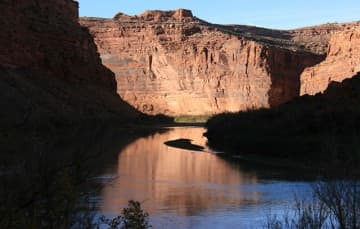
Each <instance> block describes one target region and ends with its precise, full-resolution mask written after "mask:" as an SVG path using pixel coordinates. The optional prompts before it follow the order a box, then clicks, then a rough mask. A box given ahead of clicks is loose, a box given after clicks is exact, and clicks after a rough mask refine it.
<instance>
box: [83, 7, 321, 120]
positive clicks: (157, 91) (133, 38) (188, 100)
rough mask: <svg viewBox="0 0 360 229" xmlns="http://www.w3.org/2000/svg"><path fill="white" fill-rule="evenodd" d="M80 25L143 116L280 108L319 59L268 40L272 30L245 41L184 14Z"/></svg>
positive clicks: (90, 21) (123, 17)
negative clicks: (91, 36)
mask: <svg viewBox="0 0 360 229" xmlns="http://www.w3.org/2000/svg"><path fill="white" fill-rule="evenodd" d="M80 23H81V24H82V25H83V26H86V27H88V28H89V30H90V33H91V34H92V35H93V36H94V39H95V42H96V44H97V46H98V48H99V52H100V53H101V58H102V60H103V63H104V64H105V65H106V66H107V67H109V68H110V69H111V70H112V71H113V72H114V73H115V74H116V80H117V84H118V93H119V95H120V96H121V97H122V98H123V99H124V100H126V101H127V102H129V103H130V104H131V105H133V106H134V107H135V108H137V109H138V110H140V111H142V112H145V113H149V114H157V113H163V114H168V115H201V114H214V113H221V112H227V111H239V110H246V109H251V108H260V107H270V106H274V105H278V104H280V103H283V102H286V101H288V100H290V99H291V98H293V97H295V96H298V95H299V90H300V80H299V77H300V74H301V72H302V71H303V69H304V68H306V67H309V66H312V65H315V64H317V63H318V62H320V61H321V60H322V58H323V57H322V56H321V55H316V54H314V53H311V52H310V51H311V50H306V49H305V48H303V50H300V49H297V45H296V44H295V43H294V42H293V41H292V40H291V39H290V38H289V40H287V41H285V39H283V38H281V39H280V38H279V39H280V41H281V42H280V41H279V39H278V38H277V37H275V38H276V39H275V38H274V36H273V37H272V38H271V41H270V39H269V38H268V37H267V33H268V32H269V31H270V30H269V31H268V30H264V31H263V34H258V33H254V34H252V33H250V35H249V33H247V32H243V31H239V27H236V28H238V30H235V29H234V28H230V27H229V26H221V25H213V24H209V23H207V22H204V21H201V20H199V19H197V18H195V17H193V15H192V13H191V12H190V11H188V10H177V11H147V12H145V13H143V14H140V15H138V16H134V17H131V16H128V15H125V14H121V13H120V14H118V15H116V16H115V17H114V19H101V18H82V19H81V20H80ZM255 31H259V30H255ZM280 35H281V34H280ZM284 36H285V35H284ZM294 49H295V51H294Z"/></svg>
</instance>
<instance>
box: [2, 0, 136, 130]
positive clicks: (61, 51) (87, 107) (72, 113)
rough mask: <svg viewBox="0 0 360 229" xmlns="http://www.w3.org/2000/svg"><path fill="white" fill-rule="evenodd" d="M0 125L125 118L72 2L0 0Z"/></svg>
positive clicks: (109, 75)
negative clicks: (108, 117)
mask: <svg viewBox="0 0 360 229" xmlns="http://www.w3.org/2000/svg"><path fill="white" fill-rule="evenodd" d="M0 8H1V9H2V11H1V17H0V24H1V28H2V30H1V33H0V50H1V52H0V74H1V75H0V106H1V109H2V111H1V113H0V124H1V127H4V128H5V127H6V126H8V127H12V126H13V125H15V126H17V125H22V124H24V123H35V122H36V121H44V120H48V119H58V120H64V119H74V120H76V119H87V118H93V117H100V116H103V117H104V116H114V114H118V115H120V116H123V117H125V116H131V115H132V114H135V113H136V112H135V111H133V110H132V108H130V107H129V106H128V105H127V104H125V103H124V102H123V101H121V100H120V98H119V97H118V95H117V94H116V82H115V78H114V74H113V73H112V72H111V71H110V70H109V69H107V68H106V67H105V66H103V65H102V63H101V59H100V57H99V54H98V52H97V47H96V45H95V44H94V42H93V39H92V37H91V35H90V34H89V33H88V30H87V29H86V28H83V27H81V26H80V25H79V23H78V3H77V2H75V1H72V0H52V1H47V0H16V1H13V0H3V1H0Z"/></svg>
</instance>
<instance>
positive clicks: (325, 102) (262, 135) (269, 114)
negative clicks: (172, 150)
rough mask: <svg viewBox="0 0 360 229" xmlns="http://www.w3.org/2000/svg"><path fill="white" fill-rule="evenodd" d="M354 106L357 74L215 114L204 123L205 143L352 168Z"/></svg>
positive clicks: (356, 129)
mask: <svg viewBox="0 0 360 229" xmlns="http://www.w3.org/2000/svg"><path fill="white" fill-rule="evenodd" d="M359 105H360V74H358V75H357V76H355V77H354V78H352V79H348V80H345V81H344V82H343V83H341V84H340V83H333V84H332V85H330V86H329V88H328V89H327V91H326V92H324V93H323V94H317V95H316V96H303V97H300V98H297V99H295V100H293V101H291V102H289V103H287V104H283V105H281V106H279V107H276V108H272V109H260V110H252V111H247V112H240V113H228V114H221V115H217V116H215V117H213V118H211V119H210V120H209V121H208V122H207V123H206V127H207V130H208V131H207V133H206V136H207V138H208V140H209V145H210V146H211V147H213V148H215V149H217V150H219V151H225V152H227V153H229V154H235V155H243V156H253V155H257V156H262V157H269V158H280V159H286V160H292V161H294V162H296V163H294V164H302V165H304V166H306V167H314V166H316V167H321V166H322V167H327V168H334V167H338V168H341V167H343V166H344V165H346V166H350V167H351V168H354V169H358V168H359V166H358V165H360V144H359V141H358V138H359V137H360V121H359V120H360V106H359Z"/></svg>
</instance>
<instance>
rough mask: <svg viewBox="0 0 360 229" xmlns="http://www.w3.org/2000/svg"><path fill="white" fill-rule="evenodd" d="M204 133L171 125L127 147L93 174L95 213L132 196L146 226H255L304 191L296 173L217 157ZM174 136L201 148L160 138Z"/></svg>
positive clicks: (109, 212)
mask: <svg viewBox="0 0 360 229" xmlns="http://www.w3.org/2000/svg"><path fill="white" fill-rule="evenodd" d="M204 132H205V129H204V128H202V127H175V128H170V129H169V130H168V131H167V132H163V133H157V134H154V135H151V136H148V137H143V138H139V139H137V140H135V141H133V142H132V143H130V144H129V145H127V146H126V147H125V148H124V149H123V150H122V151H121V152H119V154H118V158H117V161H114V162H113V163H112V164H109V165H108V166H106V169H105V170H104V172H103V174H101V175H99V176H97V177H95V179H94V180H95V182H97V183H101V184H102V189H101V191H100V192H99V196H98V197H97V198H96V199H97V200H98V208H99V212H100V213H101V214H104V215H106V216H115V215H118V214H120V213H121V210H122V209H123V208H124V207H126V206H127V202H128V200H137V201H140V202H141V203H142V208H143V209H145V210H146V211H147V212H148V213H149V215H150V224H151V225H152V226H153V227H154V228H261V227H262V226H264V224H265V223H266V221H267V218H268V217H269V215H270V214H278V215H279V214H283V213H285V212H286V211H288V210H289V206H292V204H293V203H294V199H295V195H296V196H297V198H301V197H305V196H309V194H310V193H311V188H310V185H309V184H310V183H311V182H309V181H306V180H304V179H303V178H302V176H301V174H296V173H294V172H293V171H288V170H280V169H275V168H270V167H264V166H261V165H255V164H248V163H240V162H229V161H228V160H225V159H223V158H221V157H219V156H218V155H216V152H213V151H212V150H211V149H209V148H208V147H207V146H206V138H205V137H203V133H204ZM182 138H185V139H190V140H192V144H194V145H199V146H203V147H204V150H203V151H191V150H186V149H181V148H175V147H171V146H167V145H165V144H164V142H166V141H169V140H176V139H182Z"/></svg>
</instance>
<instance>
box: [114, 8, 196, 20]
mask: <svg viewBox="0 0 360 229" xmlns="http://www.w3.org/2000/svg"><path fill="white" fill-rule="evenodd" d="M113 19H114V20H120V21H131V20H141V21H148V22H150V21H152V22H159V23H161V22H167V21H184V20H186V21H188V20H194V17H193V14H192V12H191V10H187V9H177V10H168V11H163V10H148V11H145V12H143V13H141V14H138V15H135V16H129V15H127V14H124V13H121V12H120V13H118V14H116V15H115V16H114V18H113Z"/></svg>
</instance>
